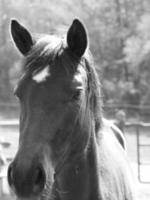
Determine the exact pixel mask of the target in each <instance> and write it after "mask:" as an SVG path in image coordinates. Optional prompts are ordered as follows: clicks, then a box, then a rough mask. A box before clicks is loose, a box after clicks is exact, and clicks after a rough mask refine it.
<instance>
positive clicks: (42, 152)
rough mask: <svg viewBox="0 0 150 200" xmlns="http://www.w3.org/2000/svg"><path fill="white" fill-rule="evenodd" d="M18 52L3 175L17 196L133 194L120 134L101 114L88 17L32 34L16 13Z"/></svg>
mask: <svg viewBox="0 0 150 200" xmlns="http://www.w3.org/2000/svg"><path fill="white" fill-rule="evenodd" d="M11 35H12V39H13V41H14V43H15V45H16V47H17V48H18V49H19V51H20V52H21V54H22V55H23V66H22V76H21V78H20V80H19V81H18V84H17V86H16V88H15V91H14V94H15V95H16V97H17V98H18V99H19V102H20V109H21V112H20V130H19V146H18V151H17V153H16V155H15V158H14V160H13V161H12V163H11V164H10V165H9V168H8V183H9V185H10V187H11V188H12V190H13V191H14V193H15V194H16V196H17V198H18V199H19V200H24V199H25V200H31V199H32V200H133V199H135V194H134V182H133V181H132V180H133V179H132V172H131V170H130V166H129V162H128V158H127V154H126V151H125V149H124V138H123V135H122V134H121V133H120V132H119V131H118V129H117V128H115V126H112V125H110V123H108V121H106V120H105V119H104V117H103V110H102V95H101V85H100V80H99V77H98V74H97V72H96V67H95V65H94V61H93V56H92V54H91V53H90V50H89V37H88V33H87V30H86V27H85V25H84V24H83V23H82V22H81V21H80V20H79V19H74V20H73V22H72V24H71V25H70V27H69V28H68V30H67V31H66V34H65V35H62V36H59V35H50V34H44V35H43V34H42V35H38V36H37V35H36V36H35V35H34V34H32V33H31V32H30V31H29V30H28V29H27V28H26V27H24V26H23V25H22V24H20V23H19V22H18V21H17V20H16V19H13V20H12V21H11Z"/></svg>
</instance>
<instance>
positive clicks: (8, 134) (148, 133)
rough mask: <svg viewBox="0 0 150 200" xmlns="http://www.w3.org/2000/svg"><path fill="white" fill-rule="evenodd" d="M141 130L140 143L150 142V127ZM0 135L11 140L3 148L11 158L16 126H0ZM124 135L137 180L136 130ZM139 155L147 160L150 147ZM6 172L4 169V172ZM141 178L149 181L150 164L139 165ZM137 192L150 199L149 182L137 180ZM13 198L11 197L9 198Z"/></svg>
mask: <svg viewBox="0 0 150 200" xmlns="http://www.w3.org/2000/svg"><path fill="white" fill-rule="evenodd" d="M140 132H141V134H140V135H141V138H140V141H141V143H142V144H143V143H144V144H145V143H147V144H148V143H149V144H150V128H144V129H141V130H140ZM0 137H3V138H4V139H5V140H7V141H9V142H11V147H10V148H8V149H7V148H6V149H4V150H3V152H4V154H5V156H6V157H7V158H9V159H10V158H13V157H14V155H15V152H16V150H17V145H18V126H17V125H12V126H7V125H5V126H0ZM125 137H126V140H127V153H128V156H129V160H130V162H131V167H132V171H133V173H134V176H135V178H136V180H137V177H138V173H137V169H138V168H137V143H136V131H135V128H126V130H125ZM141 157H142V161H148V159H149V160H150V147H149V149H148V148H144V149H143V148H142V149H141ZM4 173H5V174H6V171H5V172H4ZM141 179H142V180H143V181H149V182H150V166H144V167H141ZM137 192H138V197H139V198H138V199H139V200H149V199H150V184H141V183H139V182H138V181H137ZM1 199H3V200H5V199H9V197H8V196H7V195H6V196H5V198H4V197H2V198H1V197H0V200H1ZM10 199H11V200H13V198H12V197H11V198H10Z"/></svg>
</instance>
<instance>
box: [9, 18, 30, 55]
mask: <svg viewBox="0 0 150 200" xmlns="http://www.w3.org/2000/svg"><path fill="white" fill-rule="evenodd" d="M11 35H12V38H13V40H14V42H15V44H16V46H17V48H18V49H19V50H20V52H21V53H22V54H23V55H26V54H27V53H28V52H29V51H30V50H31V48H32V46H33V40H32V36H31V35H30V33H29V31H28V30H27V29H26V28H24V27H23V26H22V25H20V24H19V23H18V22H17V21H16V20H12V21H11Z"/></svg>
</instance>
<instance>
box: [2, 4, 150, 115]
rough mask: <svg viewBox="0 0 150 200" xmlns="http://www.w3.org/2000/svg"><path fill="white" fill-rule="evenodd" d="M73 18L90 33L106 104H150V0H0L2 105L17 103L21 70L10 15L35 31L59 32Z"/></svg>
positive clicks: (138, 106)
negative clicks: (78, 20) (80, 22)
mask: <svg viewBox="0 0 150 200" xmlns="http://www.w3.org/2000/svg"><path fill="white" fill-rule="evenodd" d="M75 17H79V18H80V19H81V20H82V21H84V23H85V25H86V26H87V29H88V32H89V37H90V48H91V51H92V54H93V56H94V59H95V64H96V67H97V70H98V72H99V74H101V75H100V79H101V82H102V89H103V96H104V105H106V106H109V107H112V105H113V106H114V107H117V108H119V107H124V108H126V109H128V110H130V108H131V107H132V109H133V107H134V108H135V109H136V110H137V109H138V108H140V107H141V106H143V105H145V106H150V87H149V85H150V78H149V77H150V1H149V0H142V1H141V0H76V1H74V0H61V1H60V0H44V1H42V0H11V1H10V0H0V102H1V104H3V103H5V104H6V103H8V105H9V104H10V103H11V104H16V100H15V98H14V97H13V95H12V90H13V87H14V85H15V83H16V80H17V79H18V77H19V73H20V69H21V68H20V64H21V55H20V54H19V53H18V52H17V51H16V50H15V49H14V46H13V43H12V42H11V37H10V33H9V25H10V19H11V18H17V19H18V20H19V21H20V22H21V23H23V24H24V25H25V26H27V27H28V28H29V30H31V31H32V32H35V33H37V32H38V33H54V32H59V33H60V32H64V30H65V27H68V26H69V25H70V24H71V22H72V20H73V19H74V18H75ZM127 104H128V106H126V105H127ZM146 108H147V107H146ZM147 110H148V109H145V111H147Z"/></svg>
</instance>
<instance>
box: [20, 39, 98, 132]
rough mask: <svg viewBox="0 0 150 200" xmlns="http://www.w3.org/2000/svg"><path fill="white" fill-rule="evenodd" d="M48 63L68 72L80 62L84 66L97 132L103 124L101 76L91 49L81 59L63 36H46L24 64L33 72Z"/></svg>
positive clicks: (88, 96)
mask: <svg viewBox="0 0 150 200" xmlns="http://www.w3.org/2000/svg"><path fill="white" fill-rule="evenodd" d="M56 63H57V64H56ZM48 64H50V65H52V66H53V65H55V64H56V65H60V66H61V67H64V69H65V70H66V71H67V72H68V73H69V71H70V70H75V66H77V65H78V64H81V65H82V66H83V67H84V69H85V70H86V72H87V76H88V93H87V98H88V102H89V103H90V109H91V110H92V113H93V117H94V119H95V131H96V132H97V130H98V129H99V128H100V125H101V118H102V116H101V115H102V102H101V99H102V98H101V90H100V82H99V78H98V75H97V72H96V69H95V66H94V62H93V58H92V55H91V53H90V51H89V50H87V51H86V53H85V54H84V55H83V56H82V58H81V59H79V58H77V57H76V56H75V55H74V54H73V53H72V52H71V51H70V50H69V49H68V48H67V45H66V43H65V40H64V39H63V38H57V37H56V36H45V37H43V39H39V40H38V41H37V43H35V45H34V46H33V48H32V49H31V51H30V52H29V53H28V55H27V57H26V60H25V64H24V66H25V71H26V73H27V74H32V73H34V72H35V71H36V72H38V71H39V70H41V69H42V68H44V67H45V66H46V65H48ZM58 67H59V66H58Z"/></svg>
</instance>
